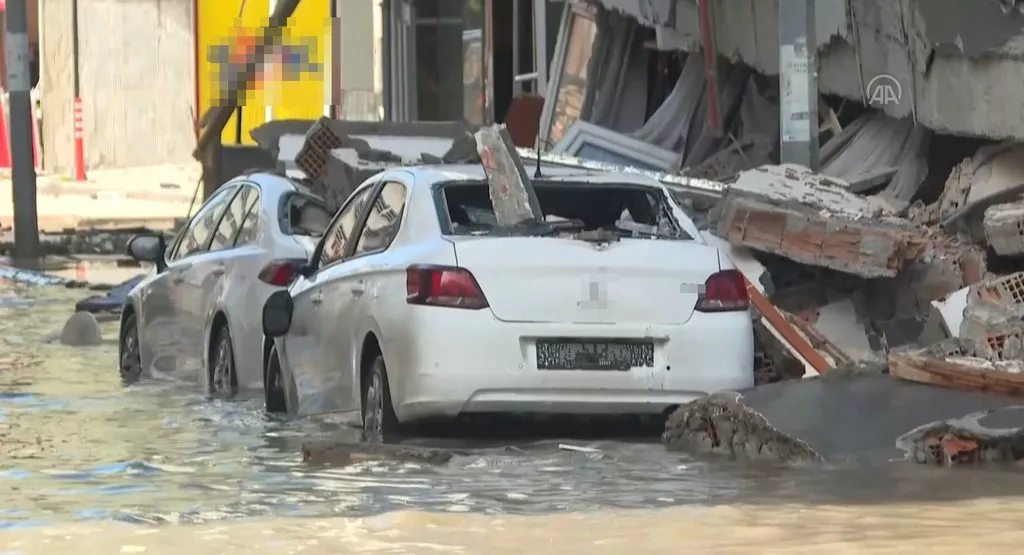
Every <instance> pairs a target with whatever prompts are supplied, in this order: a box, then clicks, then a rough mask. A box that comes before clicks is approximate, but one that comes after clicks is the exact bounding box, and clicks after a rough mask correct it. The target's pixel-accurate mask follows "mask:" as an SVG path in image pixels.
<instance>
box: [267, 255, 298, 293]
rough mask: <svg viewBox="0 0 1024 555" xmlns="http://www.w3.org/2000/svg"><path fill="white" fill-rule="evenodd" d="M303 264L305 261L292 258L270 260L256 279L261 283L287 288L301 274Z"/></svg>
mask: <svg viewBox="0 0 1024 555" xmlns="http://www.w3.org/2000/svg"><path fill="white" fill-rule="evenodd" d="M305 264H306V261H305V260H300V259H292V258H287V259H277V260H271V261H270V262H267V265H266V266H264V267H263V268H262V269H261V270H260V273H259V274H257V276H256V277H257V278H258V279H259V280H260V281H262V282H263V283H268V284H270V285H276V286H278V287H288V286H289V285H291V284H292V282H293V281H295V278H297V277H299V274H301V273H302V267H303V266H304V265H305Z"/></svg>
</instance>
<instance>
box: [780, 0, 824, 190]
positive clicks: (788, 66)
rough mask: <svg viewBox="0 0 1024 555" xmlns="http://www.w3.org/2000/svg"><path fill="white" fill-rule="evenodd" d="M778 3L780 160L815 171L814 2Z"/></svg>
mask: <svg viewBox="0 0 1024 555" xmlns="http://www.w3.org/2000/svg"><path fill="white" fill-rule="evenodd" d="M778 1H779V100H780V102H779V106H780V114H779V115H780V121H781V124H782V127H781V139H782V148H781V151H780V152H781V155H780V158H781V161H782V162H783V163H794V164H802V165H804V166H807V167H809V168H811V169H812V170H817V169H818V165H819V160H818V56H817V49H816V47H815V45H816V44H817V40H816V37H815V33H814V28H815V21H814V0H778Z"/></svg>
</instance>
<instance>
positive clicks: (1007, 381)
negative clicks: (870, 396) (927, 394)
mask: <svg viewBox="0 0 1024 555" xmlns="http://www.w3.org/2000/svg"><path fill="white" fill-rule="evenodd" d="M889 375H891V376H893V377H895V378H899V379H901V380H906V381H910V382H915V383H920V384H926V385H934V386H937V387H945V388H949V389H959V390H961V391H976V392H979V393H993V394H996V395H1004V396H1008V397H1024V374H1011V373H1009V372H1001V371H998V370H986V369H983V368H978V367H977V366H975V365H973V364H971V363H969V362H967V361H966V360H965V361H963V362H957V361H956V360H955V359H953V360H950V359H940V358H934V357H929V356H921V355H890V356H889Z"/></svg>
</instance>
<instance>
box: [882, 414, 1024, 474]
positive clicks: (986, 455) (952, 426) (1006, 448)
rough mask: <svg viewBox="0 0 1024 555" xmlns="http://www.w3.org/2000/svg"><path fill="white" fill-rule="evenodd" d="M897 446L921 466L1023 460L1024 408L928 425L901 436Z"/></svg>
mask: <svg viewBox="0 0 1024 555" xmlns="http://www.w3.org/2000/svg"><path fill="white" fill-rule="evenodd" d="M897 445H899V446H900V448H901V449H903V450H905V451H906V452H907V454H908V455H909V458H910V459H911V460H913V461H916V462H919V463H922V464H941V465H945V466H956V465H965V464H982V463H1010V462H1015V461H1019V460H1021V459H1024V406H1021V405H1016V406H1009V407H1003V408H1000V409H993V410H987V411H982V412H976V413H972V414H968V415H966V416H963V417H960V418H953V419H949V420H944V421H940V422H932V423H929V424H925V425H924V426H920V427H918V428H916V429H914V430H911V431H909V432H907V433H906V434H904V435H903V436H901V437H900V438H899V439H898V440H897Z"/></svg>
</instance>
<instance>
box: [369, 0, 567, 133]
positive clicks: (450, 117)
mask: <svg viewBox="0 0 1024 555" xmlns="http://www.w3.org/2000/svg"><path fill="white" fill-rule="evenodd" d="M564 4H565V2H564V0H558V1H551V0H383V17H384V19H385V27H384V53H383V54H384V55H383V58H384V59H383V64H384V75H385V78H384V112H385V117H386V118H387V119H391V120H395V121H466V122H469V123H474V124H481V123H488V122H493V121H502V120H503V118H504V115H505V112H506V111H507V110H508V107H509V104H510V102H511V100H512V98H513V97H514V95H516V94H518V93H520V92H538V91H540V94H543V91H545V90H546V85H547V79H546V68H547V67H548V65H549V63H550V60H551V57H552V54H553V53H554V44H555V41H556V39H557V36H558V29H559V23H560V19H561V16H562V11H563V9H564ZM509 23H511V24H509ZM537 30H541V32H537ZM538 68H543V69H541V70H538Z"/></svg>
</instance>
